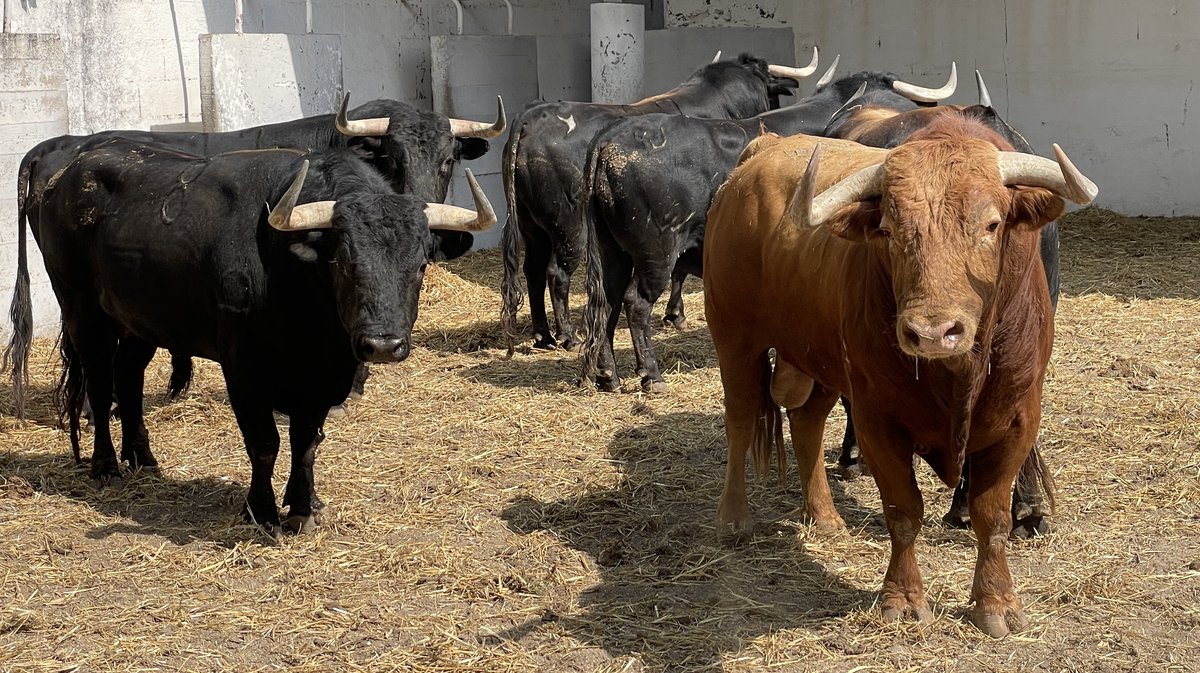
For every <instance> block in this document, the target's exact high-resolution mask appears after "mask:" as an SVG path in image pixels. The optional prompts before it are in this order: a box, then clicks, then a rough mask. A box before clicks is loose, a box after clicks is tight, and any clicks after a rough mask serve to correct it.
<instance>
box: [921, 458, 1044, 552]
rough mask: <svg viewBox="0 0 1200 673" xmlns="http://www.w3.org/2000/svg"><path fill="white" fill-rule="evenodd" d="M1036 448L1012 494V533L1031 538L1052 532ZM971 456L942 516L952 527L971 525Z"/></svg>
mask: <svg viewBox="0 0 1200 673" xmlns="http://www.w3.org/2000/svg"><path fill="white" fill-rule="evenodd" d="M1034 446H1035V451H1031V452H1030V454H1029V457H1028V458H1026V459H1025V462H1024V463H1023V464H1022V465H1021V471H1020V472H1019V473H1018V474H1017V485H1016V487H1015V488H1014V489H1013V494H1012V509H1011V513H1012V536H1013V537H1017V538H1030V537H1034V536H1036V535H1045V534H1047V533H1049V532H1050V522H1048V521H1046V517H1047V516H1049V514H1050V513H1049V511H1048V510H1047V508H1046V502H1045V500H1044V499H1043V498H1042V489H1041V485H1040V479H1039V477H1038V467H1039V465H1038V458H1037V456H1036V454H1035V452H1036V444H1035V445H1034ZM970 475H971V457H970V456H967V460H966V463H965V465H964V466H963V476H962V479H961V480H960V481H959V482H958V486H957V487H955V489H954V497H953V498H952V499H951V502H950V509H949V510H947V511H946V514H945V515H944V516H943V517H942V522H943V523H945V524H946V525H947V526H949V527H951V528H969V527H970V526H971V511H970V509H969V508H968V506H967V493H968V492H969V491H970V488H971V476H970Z"/></svg>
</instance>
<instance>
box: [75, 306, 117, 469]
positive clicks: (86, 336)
mask: <svg viewBox="0 0 1200 673" xmlns="http://www.w3.org/2000/svg"><path fill="white" fill-rule="evenodd" d="M71 309H72V307H70V306H63V314H64V320H63V324H64V325H65V326H66V327H67V331H68V336H69V337H70V339H71V343H72V344H73V345H74V347H75V355H76V356H77V357H78V358H79V362H80V364H81V365H82V370H83V377H84V381H85V387H86V388H87V396H88V398H89V399H90V400H91V404H92V408H93V409H108V408H110V406H111V405H112V399H113V356H114V354H115V353H116V350H117V337H116V334H115V333H114V331H113V329H112V325H111V322H110V321H109V319H108V316H106V315H104V313H103V312H101V311H100V310H99V308H98V307H96V308H93V309H88V308H83V309H79V310H71ZM69 368H70V364H69V363H68V369H69ZM93 423H94V426H95V427H94V432H93V437H92V441H93V445H92V447H93V448H92V468H91V477H92V479H93V480H95V481H96V484H97V486H99V487H100V488H103V487H105V486H111V487H113V488H120V487H121V485H122V483H123V482H122V480H121V468H120V466H119V465H118V463H117V453H116V450H115V449H114V447H113V441H112V434H111V430H110V427H111V418H110V417H109V414H106V413H98V414H95V417H94V418H93Z"/></svg>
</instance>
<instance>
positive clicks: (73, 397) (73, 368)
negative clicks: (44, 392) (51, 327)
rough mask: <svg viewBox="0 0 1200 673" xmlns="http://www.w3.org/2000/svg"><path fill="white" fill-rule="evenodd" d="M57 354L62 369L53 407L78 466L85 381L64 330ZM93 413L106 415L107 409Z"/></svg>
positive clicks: (77, 354) (80, 364) (77, 358)
mask: <svg viewBox="0 0 1200 673" xmlns="http://www.w3.org/2000/svg"><path fill="white" fill-rule="evenodd" d="M58 352H59V355H60V356H61V357H62V365H63V367H62V374H61V375H60V376H59V379H58V386H57V387H55V389H54V406H55V408H57V409H58V423H59V426H60V427H65V428H67V431H68V432H69V433H70V435H71V453H72V454H74V456H75V463H76V464H78V463H81V462H83V459H82V458H81V457H80V452H79V417H80V415H81V412H82V410H83V399H84V393H85V390H86V385H85V384H86V381H85V379H84V374H83V363H81V362H80V361H79V352H78V351H76V350H75V344H74V343H72V341H71V337H70V336H68V335H67V331H66V329H65V328H64V329H63V332H62V335H61V336H59V339H58ZM93 413H108V409H103V410H100V411H98V412H97V411H93Z"/></svg>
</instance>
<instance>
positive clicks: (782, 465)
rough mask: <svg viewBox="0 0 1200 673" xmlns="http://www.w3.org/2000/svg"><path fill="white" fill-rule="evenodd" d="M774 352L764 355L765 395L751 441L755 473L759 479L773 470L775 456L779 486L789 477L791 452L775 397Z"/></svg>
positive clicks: (763, 388)
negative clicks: (788, 453) (772, 459)
mask: <svg viewBox="0 0 1200 673" xmlns="http://www.w3.org/2000/svg"><path fill="white" fill-rule="evenodd" d="M773 359H774V350H773V349H772V350H770V351H767V353H765V354H764V358H763V363H762V372H763V374H762V395H761V400H762V402H761V405H760V407H759V411H758V423H757V424H756V425H755V426H754V437H753V438H752V439H751V440H750V458H751V460H753V461H754V472H755V473H756V474H757V475H758V477H759V479H762V478H765V477H766V476H767V473H768V472H770V471H771V457H772V455H774V457H775V464H776V467H777V468H778V470H779V483H780V484H781V485H782V484H783V483H784V480H785V479H786V478H787V453H786V452H785V450H784V445H783V412H782V411H781V410H780V408H779V405H778V404H776V403H775V399H774V398H773V397H772V396H771V377H772V376H773V375H774V373H775V368H774V362H772V360H773Z"/></svg>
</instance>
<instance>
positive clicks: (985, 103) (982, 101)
mask: <svg viewBox="0 0 1200 673" xmlns="http://www.w3.org/2000/svg"><path fill="white" fill-rule="evenodd" d="M975 86H976V87H977V88H978V89H979V105H980V106H981V107H991V106H992V97H991V96H990V95H989V94H988V90H987V85H986V84H984V83H983V75H980V74H979V71H978V70H976V71H975Z"/></svg>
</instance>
